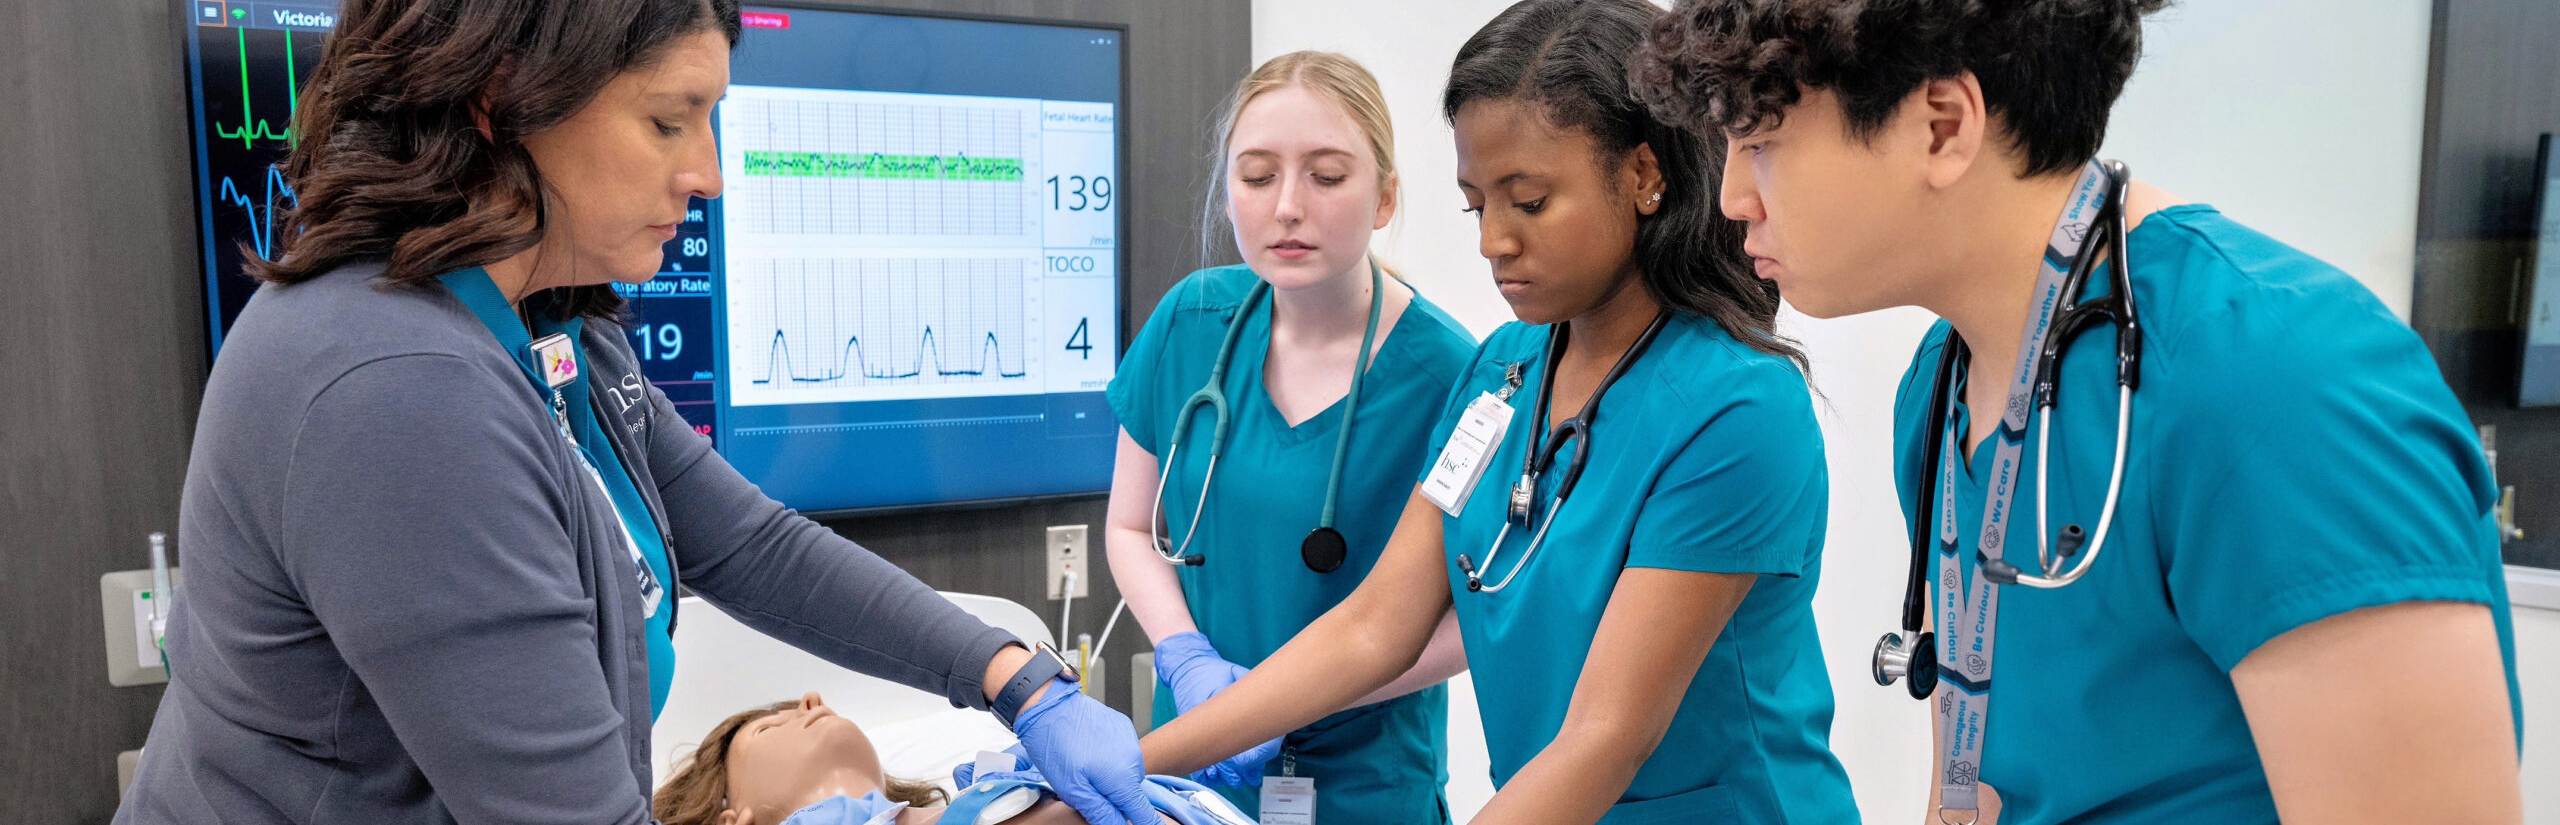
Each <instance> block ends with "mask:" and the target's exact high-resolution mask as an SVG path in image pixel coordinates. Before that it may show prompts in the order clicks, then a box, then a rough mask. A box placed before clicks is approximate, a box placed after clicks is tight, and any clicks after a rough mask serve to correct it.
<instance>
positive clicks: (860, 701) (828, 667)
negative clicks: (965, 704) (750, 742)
mask: <svg viewBox="0 0 2560 825" xmlns="http://www.w3.org/2000/svg"><path fill="white" fill-rule="evenodd" d="M942 595H943V597H945V598H948V599H950V600H951V602H952V603H953V604H956V605H959V606H960V609H962V610H966V611H968V612H969V613H970V615H973V616H976V617H978V620H979V621H983V622H986V623H987V624H989V625H993V626H995V627H997V628H1001V629H1003V630H1005V631H1006V632H1009V633H1012V634H1013V635H1015V636H1017V637H1020V638H1022V639H1023V640H1024V642H1025V643H1029V642H1034V641H1041V640H1045V639H1049V638H1051V636H1050V633H1049V626H1048V625H1047V624H1046V623H1044V622H1042V621H1040V617H1039V616H1038V615H1037V614H1034V613H1032V612H1031V609H1030V608H1027V607H1023V606H1022V605H1020V604H1016V603H1014V602H1011V601H1007V600H1004V599H999V598H995V597H992V596H978V595H971V594H967V593H944V594H942ZM679 610H681V612H682V615H683V616H684V621H682V622H678V623H677V624H676V636H675V648H676V661H679V662H682V663H683V664H682V666H680V667H677V668H676V674H675V683H674V684H673V685H671V686H669V687H668V689H667V706H666V709H665V710H662V711H660V712H659V713H658V721H657V724H656V725H654V726H653V727H652V728H651V730H650V735H649V750H650V759H651V765H652V767H653V768H654V769H655V771H656V773H655V774H654V775H655V776H656V777H657V781H660V782H664V781H666V778H667V776H668V774H669V771H670V768H671V767H672V766H673V765H674V763H675V761H676V760H677V759H678V758H681V757H682V756H683V755H684V754H687V753H690V752H692V751H693V748H694V746H695V745H697V744H700V743H701V741H702V735H703V734H705V733H709V732H710V731H711V726H712V725H716V724H719V723H720V720H722V719H726V718H729V715H730V714H733V713H737V712H738V711H742V710H746V709H748V708H751V707H757V706H760V705H767V704H771V703H774V702H779V701H782V700H785V699H798V698H800V694H802V693H806V692H808V691H812V690H814V691H817V692H818V695H820V696H823V697H825V698H826V700H827V706H828V707H830V708H833V709H834V710H835V712H836V713H837V715H840V716H843V717H844V718H846V719H850V720H852V721H853V722H854V724H857V725H861V726H862V731H863V733H864V734H866V735H868V736H869V737H870V738H871V744H872V746H873V747H874V748H877V749H879V751H880V765H881V767H882V768H883V769H884V770H885V771H886V772H887V773H888V774H889V775H890V776H895V777H899V778H902V779H912V780H924V781H933V782H939V783H942V784H943V785H945V786H948V785H949V784H950V781H951V768H952V766H955V765H958V764H960V763H962V762H967V761H970V760H972V759H975V758H976V757H977V755H978V752H979V751H1000V750H1004V749H1005V748H1008V747H1012V746H1013V743H1014V739H1013V733H1012V732H1011V731H1007V730H1005V728H1004V725H1002V724H1000V723H998V722H997V721H996V720H995V717H994V716H991V715H989V714H987V713H985V712H983V711H977V710H969V709H965V708H954V707H952V706H951V703H950V702H947V701H944V700H943V698H942V697H940V696H935V695H933V694H930V693H926V692H924V691H921V690H916V689H914V688H910V687H907V686H905V685H900V684H897V683H894V682H888V681H884V680H880V679H875V678H872V677H869V676H864V675H862V674H859V673H855V672H853V671H850V670H846V669H844V668H841V667H837V666H836V665H834V664H833V663H830V662H828V661H826V660H824V659H820V658H818V657H816V656H812V655H810V654H808V653H806V652H803V651H801V650H800V649H799V648H796V647H792V646H790V645H788V644H784V643H782V642H780V641H777V640H775V639H773V638H772V637H770V636H766V635H764V634H762V633H758V632H756V631H755V630H754V629H752V628H749V627H747V626H746V625H744V624H740V623H739V622H738V620H736V619H733V618H730V617H729V615H728V614H725V613H722V612H720V611H719V609H717V608H714V607H712V606H711V605H710V604H709V603H707V602H704V601H702V600H701V599H700V598H698V597H687V598H686V599H685V600H684V604H683V606H682V607H681V608H679Z"/></svg>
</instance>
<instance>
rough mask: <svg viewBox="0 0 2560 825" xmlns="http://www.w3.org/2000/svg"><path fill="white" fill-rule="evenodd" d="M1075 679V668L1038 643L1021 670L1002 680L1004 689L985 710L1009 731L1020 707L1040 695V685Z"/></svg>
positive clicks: (1047, 647) (1020, 713)
mask: <svg viewBox="0 0 2560 825" xmlns="http://www.w3.org/2000/svg"><path fill="white" fill-rule="evenodd" d="M1078 678H1079V677H1078V676H1077V675H1076V669H1075V668H1074V667H1071V666H1069V665H1068V664H1067V660H1066V659H1063V658H1060V657H1059V656H1058V651H1057V650H1055V649H1053V648H1051V647H1049V643H1047V642H1041V643H1039V644H1036V645H1033V646H1032V648H1031V661H1028V662H1024V663H1023V664H1022V669H1020V670H1016V671H1014V672H1013V678H1011V679H1007V680H1005V683H1004V690H1001V691H998V692H997V693H996V700H995V701H994V702H992V703H990V704H989V705H988V706H987V709H988V710H989V711H993V712H994V713H995V715H996V721H998V722H1003V723H1004V726H1005V727H1006V728H1007V729H1011V728H1012V727H1013V722H1014V720H1015V719H1017V718H1020V717H1021V716H1022V710H1023V708H1022V706H1023V705H1024V704H1025V703H1028V702H1030V701H1031V694H1034V693H1038V692H1040V686H1042V685H1046V684H1048V683H1049V680H1051V679H1065V680H1067V681H1069V682H1074V681H1076V680H1077V679H1078Z"/></svg>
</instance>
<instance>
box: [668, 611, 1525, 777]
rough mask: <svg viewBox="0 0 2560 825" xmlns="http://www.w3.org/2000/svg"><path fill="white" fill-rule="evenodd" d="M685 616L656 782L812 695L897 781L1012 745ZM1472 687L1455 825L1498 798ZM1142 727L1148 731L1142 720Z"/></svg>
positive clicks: (783, 650) (1145, 695)
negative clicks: (733, 730) (732, 732)
mask: <svg viewBox="0 0 2560 825" xmlns="http://www.w3.org/2000/svg"><path fill="white" fill-rule="evenodd" d="M942 595H943V597H944V598H948V599H950V600H951V602H952V603H953V604H956V605H959V606H960V609H962V610H966V611H968V612H969V614H970V615H973V616H976V617H978V619H979V620H980V621H984V622H986V623H987V624H989V625H993V626H995V627H998V628H1002V629H1004V630H1005V631H1007V632H1010V633H1012V634H1013V635H1015V636H1016V637H1019V638H1021V639H1022V640H1023V641H1024V642H1025V643H1026V644H1027V643H1030V642H1035V641H1041V640H1046V639H1050V638H1054V636H1053V635H1052V634H1051V633H1050V631H1049V625H1048V624H1047V623H1046V622H1043V621H1041V620H1040V616H1039V614H1036V613H1033V612H1032V611H1031V609H1030V608H1028V607H1024V606H1022V605H1020V604H1017V603H1015V602H1012V601H1008V600H1005V599H999V598H995V597H993V596H979V595H973V594H968V593H944V594H942ZM681 609H682V610H683V615H684V621H682V622H679V623H678V624H677V625H676V638H675V647H676V659H677V661H679V662H682V663H683V664H682V665H681V666H679V667H677V668H676V675H675V684H674V685H673V686H671V687H670V688H669V689H668V692H667V707H666V709H665V710H664V711H662V712H660V713H659V714H658V721H657V725H656V726H655V727H654V728H653V729H652V731H651V734H650V751H651V754H650V755H651V758H652V763H653V765H654V767H655V769H656V774H655V776H656V777H657V778H658V780H660V781H664V780H665V779H666V777H667V775H668V770H669V766H670V765H672V764H673V763H674V761H675V760H676V759H677V758H679V757H681V756H682V755H684V754H685V753H688V752H691V751H692V749H693V747H694V746H695V745H696V744H698V743H699V742H700V741H701V739H702V735H703V734H704V733H708V732H710V730H711V726H712V725H715V724H718V723H719V722H720V720H722V719H726V718H728V717H729V715H730V714H733V713H737V712H738V711H741V710H746V709H747V708H751V707H756V706H758V705H764V704H769V703H772V702H778V701H781V700H784V699H797V698H800V694H801V693H804V692H807V691H812V690H814V691H817V692H818V693H819V695H821V696H824V697H826V700H827V706H828V707H831V708H834V709H835V711H836V713H837V714H839V715H842V716H843V717H845V718H847V719H851V720H853V721H854V723H855V724H859V725H861V726H862V729H863V732H864V733H865V734H867V735H869V736H870V738H871V743H872V746H873V747H875V748H878V749H879V751H880V764H881V767H882V768H883V769H884V770H885V771H886V772H887V773H888V774H889V775H891V776H896V777H900V778H904V779H914V780H927V781H934V782H939V783H942V784H943V785H945V786H946V787H947V786H948V785H949V783H950V780H951V768H952V767H953V766H955V765H958V764H960V763H962V762H967V761H970V760H972V759H975V758H976V757H977V754H978V752H979V751H1000V750H1004V749H1005V748H1007V747H1011V746H1012V745H1013V742H1014V739H1013V734H1012V732H1010V731H1007V730H1005V728H1004V726H1003V725H1001V724H999V723H997V722H996V720H995V717H993V716H991V715H988V714H987V713H985V712H983V711H976V710H968V709H964V708H953V707H951V703H949V702H946V701H943V699H942V697H939V696H935V695H932V694H929V693H926V692H924V691H920V690H916V689H914V688H910V687H907V686H904V685H899V684H895V683H891V682H886V681H882V680H879V679H874V678H871V677H869V676H864V675H862V674H859V673H855V672H853V671H850V670H846V669H844V668H841V667H837V666H835V665H834V664H831V663H829V662H827V661H826V660H824V659H820V658H818V657H816V656H812V655H809V654H808V653H804V652H802V651H801V650H800V649H799V648H795V647H792V646H790V645H788V644H784V643H782V642H779V641H776V640H774V639H773V638H771V637H768V636H765V635H764V634H762V633H758V632H756V631H755V630H753V629H750V628H748V627H747V626H746V625H743V624H740V623H738V620H736V619H732V618H729V616H728V615H727V614H724V613H721V612H720V611H719V610H718V609H717V608H714V607H712V606H711V605H710V604H708V603H705V602H703V601H702V600H701V599H699V598H690V597H689V598H687V599H685V603H684V605H683V607H682V608H681ZM1142 641H1143V640H1142ZM1152 658H1153V657H1151V656H1148V655H1147V654H1146V653H1144V652H1141V653H1139V654H1138V655H1136V656H1133V657H1130V661H1129V664H1130V665H1131V666H1130V668H1129V673H1130V674H1131V675H1133V676H1138V677H1139V678H1137V679H1135V680H1133V682H1132V685H1131V686H1132V687H1134V688H1137V689H1138V690H1137V692H1136V697H1137V700H1138V701H1137V706H1138V707H1139V708H1140V714H1141V715H1143V714H1144V713H1145V710H1144V709H1145V708H1147V707H1150V706H1151V704H1150V703H1151V702H1152V701H1153V692H1152V691H1151V690H1149V689H1150V688H1153V687H1154V685H1155V674H1154V668H1152V667H1150V666H1149V665H1150V664H1152V662H1151V661H1150V660H1151V659H1152ZM1474 687H1475V686H1474V682H1473V680H1471V679H1470V678H1469V677H1468V675H1467V674H1459V676H1458V678H1456V679H1452V680H1450V682H1449V688H1450V689H1449V785H1448V788H1447V790H1446V793H1447V795H1448V800H1449V813H1450V817H1451V819H1452V820H1454V821H1457V822H1465V821H1467V820H1468V819H1470V818H1473V817H1474V816H1475V813H1476V811H1477V810H1479V809H1481V808H1483V807H1484V803H1485V801H1486V800H1488V799H1490V798H1492V796H1493V782H1492V780H1491V778H1490V777H1489V775H1488V774H1489V771H1488V768H1489V765H1490V760H1489V759H1488V758H1487V757H1486V754H1485V745H1484V725H1483V724H1482V723H1481V722H1480V721H1479V717H1478V716H1477V712H1476V702H1475V689H1474ZM1139 724H1140V725H1141V726H1142V727H1143V725H1144V724H1145V720H1144V719H1140V720H1139Z"/></svg>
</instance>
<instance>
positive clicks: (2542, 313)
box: [2516, 135, 2560, 407]
mask: <svg viewBox="0 0 2560 825" xmlns="http://www.w3.org/2000/svg"><path fill="white" fill-rule="evenodd" d="M2551 150H2552V136H2551V135H2543V136H2542V153H2541V162H2540V163H2537V164H2535V169H2534V171H2535V172H2537V173H2538V175H2537V176H2536V177H2535V179H2534V189H2533V195H2534V204H2533V207H2534V212H2533V228H2534V245H2533V246H2534V251H2533V272H2532V283H2531V284H2530V285H2528V286H2527V287H2526V289H2525V293H2524V298H2525V306H2524V312H2525V316H2524V369H2523V374H2522V375H2521V376H2519V377H2518V379H2517V382H2518V385H2517V388H2516V404H2517V406H2523V407H2537V406H2547V405H2553V404H2560V180H2555V179H2556V178H2560V164H2555V163H2554V162H2553V158H2552V156H2551Z"/></svg>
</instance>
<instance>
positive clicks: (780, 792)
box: [652, 693, 1253, 825]
mask: <svg viewBox="0 0 2560 825" xmlns="http://www.w3.org/2000/svg"><path fill="white" fill-rule="evenodd" d="M972 768H973V770H968V771H961V772H960V777H961V778H962V779H963V781H964V782H965V783H966V784H965V786H964V787H962V788H961V790H960V795H959V797H958V798H957V799H951V798H949V797H948V796H947V795H946V794H945V792H944V791H943V790H942V789H941V788H939V787H936V786H934V785H933V784H931V783H926V782H913V781H907V780H901V779H894V778H891V777H889V776H887V775H886V774H885V773H884V772H883V771H882V769H881V767H880V754H879V752H878V751H877V750H875V749H873V747H872V745H871V740H870V738H869V737H866V736H864V735H863V733H862V728H861V727H860V726H857V725H855V724H854V723H853V722H852V721H850V720H847V719H845V718H844V717H841V716H837V715H836V714H835V711H833V710H830V709H828V708H827V705H826V702H825V701H824V700H822V699H820V698H819V697H818V694H816V693H810V694H807V695H805V696H802V697H800V700H799V701H796V702H781V703H777V704H773V705H768V706H765V707H761V708H756V709H753V710H748V711H745V712H742V713H739V714H737V715H735V716H731V717H729V718H728V719H725V720H722V721H721V723H720V724H718V725H715V726H713V727H712V729H711V732H710V733H709V734H708V735H706V736H704V737H703V740H702V744H701V745H699V746H697V747H696V748H695V749H694V751H693V753H692V754H691V755H689V756H687V757H685V759H684V760H683V761H681V762H679V763H677V766H676V769H675V774H674V775H673V776H671V777H669V778H668V779H667V781H666V782H665V783H664V784H663V785H660V786H659V788H658V793H657V798H656V800H655V803H654V805H653V806H652V807H653V808H654V811H655V813H656V815H657V817H658V819H659V820H660V821H661V822H664V823H666V825H930V824H932V823H944V825H995V823H1006V825H1085V820H1084V818H1083V817H1080V816H1078V815H1077V814H1076V812H1075V809H1073V808H1070V807H1067V805H1066V804H1064V803H1061V802H1059V801H1058V800H1057V797H1056V796H1055V795H1053V794H1050V793H1048V792H1047V790H1046V788H1047V786H1046V784H1045V783H1044V782H1043V781H1042V780H1041V778H1040V775H1039V774H1038V773H1037V772H1035V771H1032V770H1031V769H1030V765H1029V763H1028V762H1027V761H1026V760H1023V759H1021V758H1019V757H1018V756H1015V755H1013V754H987V755H985V757H983V758H981V760H980V762H979V764H978V765H976V766H972ZM1147 797H1148V800H1149V801H1151V802H1153V803H1155V807H1156V810H1157V811H1158V812H1159V815H1160V817H1161V819H1160V822H1162V823H1165V825H1252V823H1253V820H1251V819H1250V818H1247V817H1246V816H1244V814H1242V813H1241V812H1238V811H1236V810H1235V808H1234V807H1233V806H1231V805H1229V804H1227V802H1226V800H1225V799H1223V798H1221V797H1219V796H1218V795H1217V794H1215V793H1212V792H1209V791H1208V790H1207V789H1206V788H1202V787H1201V786H1199V785H1196V784H1193V783H1191V782H1190V781H1188V780H1184V779H1180V778H1176V777H1163V776H1158V777H1149V782H1148V786H1147ZM1145 825H1155V823H1146V824H1145Z"/></svg>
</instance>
